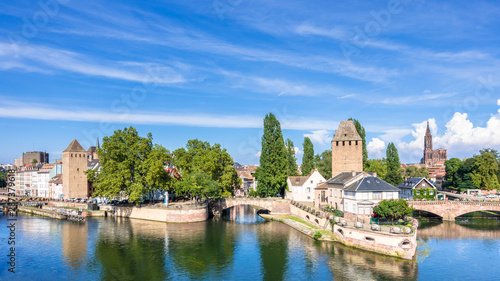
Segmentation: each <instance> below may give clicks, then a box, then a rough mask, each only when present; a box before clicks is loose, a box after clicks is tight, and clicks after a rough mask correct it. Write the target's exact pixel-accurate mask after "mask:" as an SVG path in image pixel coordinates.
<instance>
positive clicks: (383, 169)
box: [364, 158, 387, 179]
mask: <svg viewBox="0 0 500 281" xmlns="http://www.w3.org/2000/svg"><path fill="white" fill-rule="evenodd" d="M364 170H365V171H366V172H375V173H377V177H379V178H381V179H385V176H386V174H387V164H386V160H385V158H384V159H382V160H380V159H369V160H367V161H366V168H365V169H364Z"/></svg>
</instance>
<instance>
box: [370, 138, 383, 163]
mask: <svg viewBox="0 0 500 281" xmlns="http://www.w3.org/2000/svg"><path fill="white" fill-rule="evenodd" d="M366 148H367V149H368V155H370V158H377V159H380V158H383V157H384V155H385V153H384V152H385V142H384V141H383V140H381V139H379V138H372V140H371V141H370V142H369V143H368V145H367V146H366Z"/></svg>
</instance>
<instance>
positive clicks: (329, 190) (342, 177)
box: [315, 172, 363, 211]
mask: <svg viewBox="0 0 500 281" xmlns="http://www.w3.org/2000/svg"><path fill="white" fill-rule="evenodd" d="M362 174H363V172H342V173H340V174H338V175H336V176H335V177H333V178H331V179H329V180H327V181H326V183H325V184H324V185H322V186H321V187H320V186H318V188H316V189H317V190H320V192H319V193H317V192H316V194H315V198H316V200H318V199H321V200H319V202H318V201H316V200H315V206H316V207H317V208H322V207H324V206H326V205H329V206H332V207H333V208H335V209H337V210H340V211H343V210H344V194H343V189H344V188H345V187H346V186H348V185H349V184H350V182H352V181H353V180H356V179H357V178H359V177H360V176H362ZM323 191H325V192H324V193H325V195H324V196H323Z"/></svg>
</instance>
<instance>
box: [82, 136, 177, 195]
mask: <svg viewBox="0 0 500 281" xmlns="http://www.w3.org/2000/svg"><path fill="white" fill-rule="evenodd" d="M152 140H153V137H152V135H151V133H149V134H148V135H147V137H145V138H144V137H140V136H139V134H138V133H137V130H136V129H135V128H134V127H129V128H124V129H123V130H117V131H115V132H114V133H113V135H111V136H109V137H104V138H103V143H102V146H101V148H99V149H97V154H98V155H99V160H100V162H101V167H102V168H101V169H100V170H99V171H96V170H88V171H87V177H88V179H89V181H92V182H93V183H94V187H95V195H96V196H104V197H107V198H110V199H111V198H117V197H121V196H126V197H128V199H129V200H130V201H132V202H140V201H141V200H142V199H143V197H144V196H145V195H148V194H150V193H151V192H152V190H153V189H157V190H167V189H168V188H169V187H170V177H169V176H168V175H166V173H165V171H164V169H163V165H165V164H166V161H167V160H168V157H169V155H168V150H166V149H165V148H163V147H162V146H155V147H153V142H152Z"/></svg>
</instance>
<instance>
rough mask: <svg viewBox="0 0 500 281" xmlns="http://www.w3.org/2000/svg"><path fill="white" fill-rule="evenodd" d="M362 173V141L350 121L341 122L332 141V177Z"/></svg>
mask: <svg viewBox="0 0 500 281" xmlns="http://www.w3.org/2000/svg"><path fill="white" fill-rule="evenodd" d="M362 171H363V139H362V138H361V137H360V136H359V134H358V131H357V130H356V127H355V126H354V123H353V122H352V121H342V122H340V125H339V128H338V129H337V131H336V132H335V136H333V139H332V177H335V176H336V175H338V174H340V173H342V172H362Z"/></svg>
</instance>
